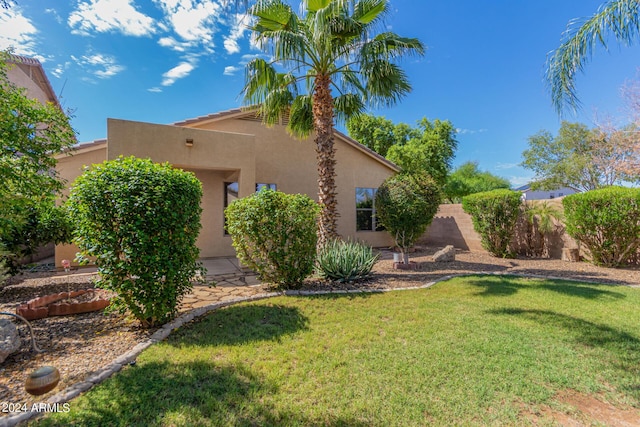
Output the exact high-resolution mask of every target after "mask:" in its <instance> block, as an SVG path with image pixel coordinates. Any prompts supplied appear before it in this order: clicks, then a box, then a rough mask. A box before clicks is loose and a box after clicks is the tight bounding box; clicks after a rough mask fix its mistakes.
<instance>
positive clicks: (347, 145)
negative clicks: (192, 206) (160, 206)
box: [56, 109, 399, 266]
mask: <svg viewBox="0 0 640 427" xmlns="http://www.w3.org/2000/svg"><path fill="white" fill-rule="evenodd" d="M285 126H286V118H284V119H283V120H282V121H281V122H280V124H278V125H274V126H272V127H267V126H265V125H264V124H263V123H262V121H261V119H260V117H257V116H256V114H255V112H251V111H246V110H240V109H234V110H229V111H224V112H220V113H216V114H210V115H207V116H203V117H198V118H195V119H188V120H184V121H181V122H177V123H174V124H172V125H161V124H154V123H142V122H134V121H128V120H119V119H108V120H107V139H105V140H99V141H95V142H92V143H87V144H80V145H78V146H77V149H76V150H75V151H74V152H73V153H72V155H70V156H69V155H64V154H62V155H60V156H58V166H57V169H58V171H59V173H60V175H61V177H62V178H64V179H66V180H67V181H68V182H69V185H71V184H72V183H73V181H74V179H75V178H76V177H77V176H79V175H80V174H81V173H82V170H83V166H84V165H91V164H94V163H101V162H103V161H104V160H112V159H115V158H117V157H118V156H121V155H122V156H130V155H133V156H136V157H142V158H150V159H151V160H153V161H154V162H169V163H170V164H172V165H173V166H175V167H177V168H181V169H184V170H187V171H191V172H193V173H194V174H195V175H196V177H197V178H198V179H199V180H200V181H201V182H202V184H203V193H204V195H203V199H202V207H203V213H202V229H201V231H200V236H199V238H198V241H197V245H198V247H199V248H200V256H201V257H203V258H207V257H218V256H231V255H235V252H234V249H233V247H232V246H231V238H230V236H228V235H227V234H225V231H224V215H223V210H224V208H225V207H226V206H227V205H228V204H229V203H231V202H232V201H233V200H235V199H236V198H238V197H245V196H248V195H250V194H252V193H254V192H255V191H256V190H258V189H260V188H262V187H265V186H266V187H269V188H273V189H276V190H279V191H283V192H285V193H301V194H307V195H309V196H310V197H311V198H313V199H315V200H317V188H318V185H317V167H316V153H315V144H314V143H313V135H312V136H311V137H310V138H308V139H306V140H296V139H294V138H293V137H291V136H290V135H289V134H287V132H286V130H285ZM335 147H336V161H337V164H336V185H337V190H338V212H339V218H338V232H339V234H340V235H341V236H343V237H352V238H355V239H359V240H362V241H365V242H367V243H369V244H370V245H372V246H374V247H382V246H389V245H391V244H392V241H391V238H390V236H389V235H388V233H386V232H384V231H376V228H377V226H376V224H375V215H374V206H373V196H374V194H375V190H376V189H377V188H378V186H379V185H380V184H381V183H382V181H384V179H385V178H387V177H389V176H391V175H393V174H395V173H396V172H398V171H399V168H398V167H397V166H396V165H394V164H393V163H391V162H389V161H388V160H386V159H385V158H384V157H382V156H380V155H378V154H377V153H375V152H373V151H371V150H369V149H368V148H366V147H364V146H363V145H361V144H359V143H358V142H356V141H354V140H353V139H351V138H349V137H348V136H346V135H344V134H342V133H341V132H338V131H335ZM67 191H68V189H67ZM76 250H77V249H76V247H75V246H73V245H59V246H58V247H56V265H57V266H59V265H60V263H61V261H62V260H63V259H70V260H71V259H73V258H74V257H75V253H76Z"/></svg>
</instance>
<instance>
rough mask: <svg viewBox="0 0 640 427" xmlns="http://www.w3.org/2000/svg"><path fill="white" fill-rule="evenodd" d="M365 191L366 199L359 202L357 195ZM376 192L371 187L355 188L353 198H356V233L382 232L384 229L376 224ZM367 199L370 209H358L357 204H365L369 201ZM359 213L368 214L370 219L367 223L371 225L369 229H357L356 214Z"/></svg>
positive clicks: (358, 225)
mask: <svg viewBox="0 0 640 427" xmlns="http://www.w3.org/2000/svg"><path fill="white" fill-rule="evenodd" d="M363 190H364V191H366V192H367V193H369V194H368V195H367V197H366V199H364V200H359V197H358V196H359V195H360V194H361V193H362V191H363ZM377 191H378V189H377V188H373V187H356V191H355V196H356V200H355V202H356V231H357V232H360V231H363V232H375V231H384V227H382V226H381V225H379V224H378V221H377V215H376V202H375V200H376V192H377ZM369 199H370V200H371V207H370V208H368V207H367V208H359V207H358V204H359V203H363V202H367V201H369ZM360 212H370V215H371V217H370V219H369V220H368V222H370V223H371V228H359V227H360V223H359V221H358V213H360Z"/></svg>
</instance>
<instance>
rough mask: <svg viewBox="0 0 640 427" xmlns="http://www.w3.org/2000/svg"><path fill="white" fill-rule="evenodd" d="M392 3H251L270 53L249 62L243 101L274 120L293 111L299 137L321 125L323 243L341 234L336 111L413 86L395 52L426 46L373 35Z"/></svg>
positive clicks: (349, 111) (348, 112)
mask: <svg viewBox="0 0 640 427" xmlns="http://www.w3.org/2000/svg"><path fill="white" fill-rule="evenodd" d="M388 8H389V5H388V2H387V0H357V1H356V0H304V1H303V2H302V5H301V12H300V16H299V15H298V14H296V13H295V12H294V11H293V10H292V8H291V6H289V5H288V4H286V3H285V2H284V1H282V0H257V1H256V2H255V4H254V5H253V6H252V7H251V8H250V9H249V13H250V14H251V15H253V16H254V17H255V21H254V23H253V25H252V26H251V30H252V31H253V36H254V39H255V41H256V43H257V45H258V46H259V47H260V48H261V49H262V50H263V51H265V52H267V53H268V54H270V55H271V59H270V60H269V61H267V60H265V59H254V60H253V61H251V62H250V63H249V64H247V66H246V84H245V87H244V90H243V93H244V101H245V104H246V105H248V106H249V107H252V108H253V107H255V108H257V110H258V111H257V113H258V114H259V115H261V116H262V118H263V121H264V122H265V123H266V124H268V125H272V124H275V123H277V122H278V121H279V118H280V116H281V115H283V114H285V113H288V114H289V124H288V125H287V130H288V131H289V132H290V133H291V134H292V135H294V136H296V137H299V138H306V137H307V136H309V135H310V134H311V132H312V131H315V141H314V142H315V145H316V157H317V162H318V199H319V202H320V205H321V207H322V210H321V213H320V221H319V231H318V237H319V239H318V240H319V241H318V244H319V245H320V246H323V245H324V243H325V242H327V241H328V240H329V239H331V238H334V237H337V230H336V219H337V216H338V215H337V200H336V194H337V191H336V185H335V164H336V161H335V150H334V146H333V127H334V117H335V118H337V119H338V120H342V121H344V120H346V119H347V118H348V117H350V116H352V115H354V114H359V113H361V112H363V111H364V108H365V106H366V105H367V104H372V105H385V106H390V105H393V104H394V103H395V102H397V101H398V100H399V99H400V98H401V97H402V96H403V95H405V94H407V93H408V92H409V91H410V90H411V85H410V84H409V82H408V79H407V76H406V75H405V73H404V72H403V71H402V70H401V69H400V67H398V65H396V64H395V60H397V59H399V58H400V57H402V56H404V55H407V54H419V55H422V54H423V52H424V46H423V45H422V43H421V42H420V41H419V40H417V39H412V38H403V37H400V36H398V35H396V34H394V33H391V32H383V33H379V34H377V35H374V32H375V29H376V28H377V27H379V26H380V25H381V24H382V19H383V17H384V15H385V13H386V12H387V11H388ZM276 67H278V68H280V67H282V68H284V69H288V70H289V71H287V72H280V71H278V69H277V68H276Z"/></svg>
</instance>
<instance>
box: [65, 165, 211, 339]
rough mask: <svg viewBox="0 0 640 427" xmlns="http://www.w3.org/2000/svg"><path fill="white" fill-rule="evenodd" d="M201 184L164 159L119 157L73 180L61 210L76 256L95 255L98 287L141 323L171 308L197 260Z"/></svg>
mask: <svg viewBox="0 0 640 427" xmlns="http://www.w3.org/2000/svg"><path fill="white" fill-rule="evenodd" d="M201 198H202V184H201V183H200V181H198V179H197V178H196V177H195V175H193V174H192V173H190V172H184V171H182V170H179V169H174V168H172V167H171V166H170V165H169V164H168V163H164V164H155V163H153V162H151V160H143V159H137V158H135V157H126V158H123V157H120V158H118V159H116V160H111V161H105V162H104V163H102V164H99V165H93V166H92V167H91V169H88V170H87V171H85V172H84V173H83V174H82V175H81V176H79V177H78V178H77V179H76V181H75V182H74V184H73V187H72V189H71V195H70V196H69V200H68V201H67V208H68V211H69V214H70V218H71V220H72V222H73V227H74V231H73V233H74V239H73V240H74V243H76V244H77V245H78V247H79V248H80V254H79V256H78V258H79V260H80V261H84V260H87V259H88V258H90V257H94V258H95V263H96V265H97V266H98V273H99V274H100V279H99V281H98V283H97V285H98V286H99V287H102V288H105V289H109V290H112V291H115V292H116V293H117V297H116V298H115V299H114V300H112V305H113V306H115V307H116V308H118V309H120V310H121V311H124V310H127V309H128V310H129V311H130V312H131V313H132V314H133V315H134V316H135V317H136V318H137V319H138V320H139V321H140V323H141V324H142V325H143V326H154V325H158V324H162V323H165V322H166V321H168V320H169V319H170V318H171V317H173V316H174V315H175V314H176V312H177V308H178V305H179V303H180V301H181V299H182V297H183V296H184V295H186V294H187V293H188V292H189V291H190V290H191V280H192V279H193V278H194V277H195V276H196V275H197V274H198V273H200V274H201V273H203V269H202V268H201V266H200V264H199V263H198V262H197V259H198V254H199V250H198V248H197V246H196V239H197V237H198V233H199V231H200V228H201V224H200V214H201V212H202V208H201V207H200V199H201Z"/></svg>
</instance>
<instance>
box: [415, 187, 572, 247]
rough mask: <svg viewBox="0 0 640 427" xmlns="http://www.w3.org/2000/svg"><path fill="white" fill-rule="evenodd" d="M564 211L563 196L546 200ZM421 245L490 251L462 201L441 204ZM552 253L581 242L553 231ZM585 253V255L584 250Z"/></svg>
mask: <svg viewBox="0 0 640 427" xmlns="http://www.w3.org/2000/svg"><path fill="white" fill-rule="evenodd" d="M546 202H548V203H552V204H553V205H555V206H557V207H558V208H559V209H560V210H562V199H553V200H546ZM529 203H539V202H538V201H530V202H529ZM518 227H520V228H519V229H518V230H516V236H517V235H519V234H520V232H521V230H522V227H524V224H523V223H519V224H518ZM517 240H518V239H517V238H514V241H513V242H512V247H513V249H515V250H519V249H521V245H522V243H521V242H518V241H517ZM417 244H418V245H423V246H432V247H444V246H446V245H453V246H454V247H456V248H458V249H463V250H468V251H471V252H486V251H485V250H484V249H483V248H482V244H481V243H480V235H479V234H478V233H476V231H475V230H474V229H473V223H472V222H471V216H470V215H469V214H467V213H465V212H464V210H463V209H462V205H461V204H443V205H440V208H439V209H438V212H437V213H436V216H435V217H434V219H433V222H432V223H431V225H430V226H429V228H428V229H427V231H426V232H425V233H424V235H423V236H422V237H421V238H420V239H419V240H418V242H417ZM548 244H549V252H550V256H551V258H555V259H560V258H561V257H562V249H563V248H577V247H578V244H577V243H576V242H575V241H574V240H573V239H572V238H571V237H570V236H569V235H567V234H566V233H565V232H564V230H560V231H559V232H555V233H553V234H552V235H551V236H550V237H549V242H548ZM582 255H585V254H584V253H583V254H582Z"/></svg>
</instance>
